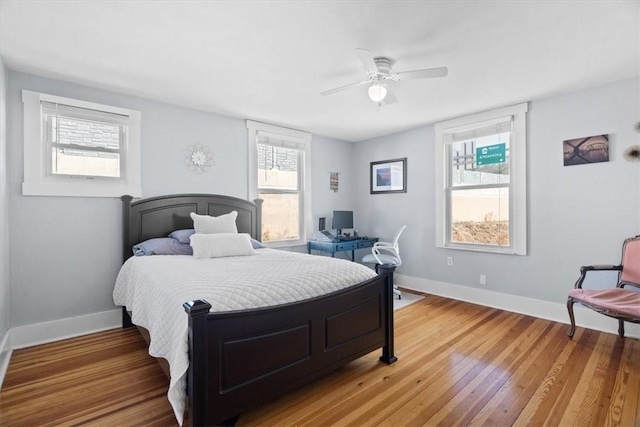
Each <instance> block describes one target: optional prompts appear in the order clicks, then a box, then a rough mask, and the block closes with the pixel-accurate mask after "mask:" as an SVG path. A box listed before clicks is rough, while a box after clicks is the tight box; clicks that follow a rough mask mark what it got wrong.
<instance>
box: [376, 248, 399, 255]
mask: <svg viewBox="0 0 640 427" xmlns="http://www.w3.org/2000/svg"><path fill="white" fill-rule="evenodd" d="M371 251H372V252H373V253H380V251H386V252H389V253H391V254H392V255H394V256H398V253H397V252H396V248H394V247H393V246H391V247H387V246H375V247H374V248H373V249H372V250H371Z"/></svg>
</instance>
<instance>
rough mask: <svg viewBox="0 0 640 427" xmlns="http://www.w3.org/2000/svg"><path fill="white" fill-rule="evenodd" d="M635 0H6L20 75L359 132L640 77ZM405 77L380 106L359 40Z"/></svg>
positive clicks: (339, 134)
mask: <svg viewBox="0 0 640 427" xmlns="http://www.w3.org/2000/svg"><path fill="white" fill-rule="evenodd" d="M639 23H640V2H638V1H606V0H605V1H523V0H511V1H448V2H445V1H313V2H312V1H295V2H294V1H184V0H183V1H179V0H173V1H155V2H154V1H124V0H120V1H116V0H103V1H88V0H85V1H63V0H58V1H52V0H47V1H13V0H0V54H1V55H2V57H3V59H4V62H5V65H6V66H7V67H8V68H10V69H12V70H17V71H22V72H27V73H32V74H37V75H42V76H45V77H51V78H55V79H60V80H64V81H69V82H74V83H80V84H86V85H89V86H93V87H99V88H103V89H108V90H113V91H117V92H121V93H126V94H132V95H136V96H141V97H144V98H150V99H155V100H159V101H164V102H168V103H172V104H177V105H181V106H185V107H191V108H195V109H199V110H204V111H209V112H214V113H219V114H222V115H226V116H231V117H239V118H243V119H245V118H246V119H252V120H257V121H261V122H265V123H270V124H276V125H282V126H286V127H291V128H295V129H300V130H304V131H308V132H312V133H314V134H318V135H324V136H329V137H334V138H338V139H342V140H346V141H360V140H366V139H370V138H374V137H377V136H381V135H386V134H390V133H394V132H398V131H401V130H405V129H409V128H413V127H417V126H421V125H424V124H428V123H434V122H436V121H439V120H442V119H448V118H452V117H456V116H459V115H463V114H466V113H472V112H479V111H483V110H486V109H491V108H494V107H499V106H506V105H511V104H515V103H518V102H522V101H529V100H532V99H537V98H541V97H547V96H551V95H556V94H561V93H566V92H571V91H575V90H580V89H583V88H587V87H592V86H597V85H601V84H606V83H609V82H614V81H619V80H623V79H627V78H631V77H633V76H637V75H638V74H639V69H640V65H639V62H640V40H639V39H640V32H639ZM357 47H365V48H368V49H370V50H371V52H372V53H373V54H374V56H388V57H390V58H392V59H394V60H395V61H396V63H395V65H394V71H406V70H413V69H420V68H431V67H439V66H447V67H448V68H449V75H448V76H447V77H445V78H439V79H427V80H411V81H404V82H401V83H400V84H399V85H398V86H397V87H396V88H395V89H394V90H395V93H396V95H397V97H398V99H399V102H398V103H396V104H393V105H388V106H387V105H383V107H382V108H380V109H378V108H377V106H376V104H374V103H373V102H372V101H370V100H369V99H368V97H367V95H366V88H365V87H355V88H352V89H350V90H348V91H344V92H340V93H336V94H333V95H331V96H326V97H324V96H321V95H320V92H321V91H323V90H327V89H332V88H334V87H337V86H341V85H345V84H348V83H352V82H355V81H358V80H362V79H364V78H365V77H366V74H365V71H364V69H363V67H362V64H361V63H360V61H359V59H358V57H357V55H356V53H355V51H354V48H357Z"/></svg>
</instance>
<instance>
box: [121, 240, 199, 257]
mask: <svg viewBox="0 0 640 427" xmlns="http://www.w3.org/2000/svg"><path fill="white" fill-rule="evenodd" d="M132 250H133V254H134V255H135V256H145V255H191V254H193V249H192V248H191V246H190V245H189V244H186V243H180V242H179V241H177V240H176V239H172V238H171V237H159V238H156V239H149V240H145V241H144V242H140V243H138V244H136V245H133V247H132Z"/></svg>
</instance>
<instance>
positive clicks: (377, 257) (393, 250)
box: [362, 225, 407, 299]
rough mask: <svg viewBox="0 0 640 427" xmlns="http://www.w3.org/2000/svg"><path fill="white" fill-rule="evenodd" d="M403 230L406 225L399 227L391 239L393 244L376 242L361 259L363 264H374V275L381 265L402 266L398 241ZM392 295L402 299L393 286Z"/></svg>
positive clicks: (398, 291)
mask: <svg viewBox="0 0 640 427" xmlns="http://www.w3.org/2000/svg"><path fill="white" fill-rule="evenodd" d="M405 228H407V226H406V225H403V226H402V227H400V229H399V230H398V231H397V232H396V235H395V237H394V238H393V242H376V243H375V244H374V245H373V247H372V248H371V253H370V254H369V255H365V256H364V257H363V258H362V262H363V263H364V264H375V265H376V273H377V272H378V266H379V265H382V264H391V265H393V266H395V267H400V265H402V259H401V258H400V247H399V246H398V240H399V239H400V235H401V234H402V232H403V231H404V229H405ZM393 293H394V294H395V295H398V299H402V292H400V289H398V287H397V286H396V285H393Z"/></svg>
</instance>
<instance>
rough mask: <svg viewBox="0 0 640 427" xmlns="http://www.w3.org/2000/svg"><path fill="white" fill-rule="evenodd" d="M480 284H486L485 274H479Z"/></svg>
mask: <svg viewBox="0 0 640 427" xmlns="http://www.w3.org/2000/svg"><path fill="white" fill-rule="evenodd" d="M480 284H481V285H486V284H487V276H485V275H484V274H481V275H480Z"/></svg>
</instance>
